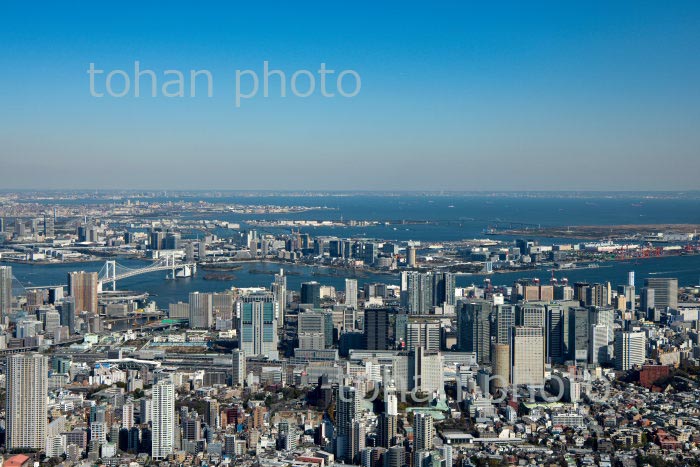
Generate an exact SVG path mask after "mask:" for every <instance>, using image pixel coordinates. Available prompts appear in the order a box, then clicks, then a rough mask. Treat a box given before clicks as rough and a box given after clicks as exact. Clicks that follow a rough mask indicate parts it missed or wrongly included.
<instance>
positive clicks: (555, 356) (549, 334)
mask: <svg viewBox="0 0 700 467" xmlns="http://www.w3.org/2000/svg"><path fill="white" fill-rule="evenodd" d="M545 308H546V317H547V328H546V333H545V335H546V338H547V342H546V343H545V344H546V347H547V351H546V353H545V355H546V358H547V361H549V362H554V363H563V362H564V360H565V359H566V358H565V356H566V350H565V348H564V324H565V320H564V314H565V313H566V310H565V309H564V307H563V306H562V305H560V304H558V303H552V304H547V305H546V307H545Z"/></svg>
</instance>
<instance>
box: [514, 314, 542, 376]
mask: <svg viewBox="0 0 700 467" xmlns="http://www.w3.org/2000/svg"><path fill="white" fill-rule="evenodd" d="M543 331H544V330H543V329H542V328H541V327H526V326H515V327H514V328H513V329H512V331H511V345H510V350H511V358H510V361H511V365H512V367H511V372H510V374H511V378H512V383H513V384H516V385H518V384H523V385H532V386H542V385H543V384H544V358H545V355H544V332H543Z"/></svg>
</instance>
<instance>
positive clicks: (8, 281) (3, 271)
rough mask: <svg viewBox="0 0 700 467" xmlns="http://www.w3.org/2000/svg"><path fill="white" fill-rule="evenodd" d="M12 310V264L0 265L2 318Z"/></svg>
mask: <svg viewBox="0 0 700 467" xmlns="http://www.w3.org/2000/svg"><path fill="white" fill-rule="evenodd" d="M11 312H12V266H0V320H3V321H4V318H5V316H7V315H9V314H10V313H11Z"/></svg>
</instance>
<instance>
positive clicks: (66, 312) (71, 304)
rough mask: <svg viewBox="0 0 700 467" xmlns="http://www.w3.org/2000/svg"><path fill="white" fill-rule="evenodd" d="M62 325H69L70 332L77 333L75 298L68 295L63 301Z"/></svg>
mask: <svg viewBox="0 0 700 467" xmlns="http://www.w3.org/2000/svg"><path fill="white" fill-rule="evenodd" d="M61 326H67V327H68V332H69V333H70V334H75V299H74V298H73V297H67V298H66V299H65V300H63V303H61Z"/></svg>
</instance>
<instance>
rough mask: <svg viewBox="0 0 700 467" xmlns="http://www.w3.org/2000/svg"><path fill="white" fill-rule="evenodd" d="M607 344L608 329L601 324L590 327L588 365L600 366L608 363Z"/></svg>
mask: <svg viewBox="0 0 700 467" xmlns="http://www.w3.org/2000/svg"><path fill="white" fill-rule="evenodd" d="M608 342H609V340H608V327H607V326H605V325H603V324H593V325H591V335H590V340H589V343H590V349H589V350H588V363H593V364H598V365H600V364H603V363H607V362H608V357H609V356H608Z"/></svg>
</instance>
